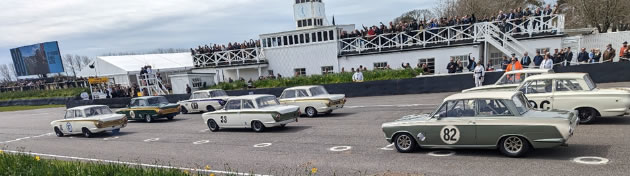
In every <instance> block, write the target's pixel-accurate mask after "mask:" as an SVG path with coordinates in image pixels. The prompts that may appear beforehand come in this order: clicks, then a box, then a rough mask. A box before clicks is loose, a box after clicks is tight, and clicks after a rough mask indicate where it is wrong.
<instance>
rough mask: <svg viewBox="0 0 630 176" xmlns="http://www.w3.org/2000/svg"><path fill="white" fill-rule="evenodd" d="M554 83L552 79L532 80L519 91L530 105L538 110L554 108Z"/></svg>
mask: <svg viewBox="0 0 630 176" xmlns="http://www.w3.org/2000/svg"><path fill="white" fill-rule="evenodd" d="M553 85H554V84H553V81H552V80H551V79H542V80H530V81H527V82H525V83H523V85H522V86H521V88H520V89H519V90H520V91H521V92H523V93H524V94H525V96H526V97H527V99H529V103H530V104H531V105H532V107H534V109H538V110H548V109H551V108H553V107H552V104H553V101H554V100H553V87H554V86H553Z"/></svg>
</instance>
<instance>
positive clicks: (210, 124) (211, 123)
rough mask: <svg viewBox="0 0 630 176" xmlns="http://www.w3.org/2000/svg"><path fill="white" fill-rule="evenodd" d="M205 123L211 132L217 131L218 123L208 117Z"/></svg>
mask: <svg viewBox="0 0 630 176" xmlns="http://www.w3.org/2000/svg"><path fill="white" fill-rule="evenodd" d="M207 124H208V129H210V131H212V132H217V131H219V125H218V124H217V122H215V121H214V120H212V119H208V123H207Z"/></svg>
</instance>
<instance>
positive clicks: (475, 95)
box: [444, 91, 520, 101]
mask: <svg viewBox="0 0 630 176" xmlns="http://www.w3.org/2000/svg"><path fill="white" fill-rule="evenodd" d="M519 93H520V92H516V91H482V92H466V93H457V94H453V95H451V96H448V97H446V98H445V99H444V101H449V100H466V99H512V97H513V96H514V95H516V94H519Z"/></svg>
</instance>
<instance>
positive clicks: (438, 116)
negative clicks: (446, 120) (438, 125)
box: [433, 114, 441, 120]
mask: <svg viewBox="0 0 630 176" xmlns="http://www.w3.org/2000/svg"><path fill="white" fill-rule="evenodd" d="M433 118H435V119H437V120H440V119H441V117H440V114H435V115H433Z"/></svg>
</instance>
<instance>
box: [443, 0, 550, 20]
mask: <svg viewBox="0 0 630 176" xmlns="http://www.w3.org/2000/svg"><path fill="white" fill-rule="evenodd" d="M543 4H544V2H543V0H510V1H497V0H440V1H439V2H438V5H437V7H436V8H435V9H434V14H436V15H437V16H438V17H447V18H448V17H452V16H460V17H461V16H465V15H475V16H476V17H477V18H490V17H492V16H496V15H497V13H499V10H503V11H508V10H511V9H516V8H519V7H521V8H526V7H529V6H535V7H541V6H542V5H543Z"/></svg>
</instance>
